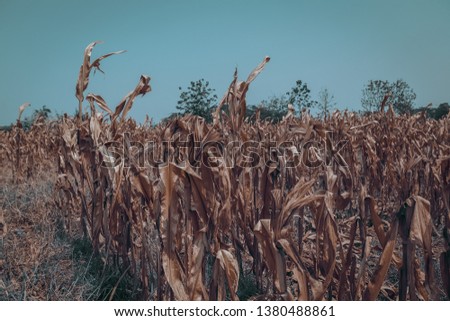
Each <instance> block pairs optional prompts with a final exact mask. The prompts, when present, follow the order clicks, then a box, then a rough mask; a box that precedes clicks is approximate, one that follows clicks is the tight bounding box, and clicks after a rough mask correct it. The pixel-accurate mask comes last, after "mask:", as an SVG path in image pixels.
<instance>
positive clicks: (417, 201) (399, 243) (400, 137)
mask: <svg viewBox="0 0 450 321" xmlns="http://www.w3.org/2000/svg"><path fill="white" fill-rule="evenodd" d="M95 45H96V43H92V44H90V45H89V46H88V47H87V48H86V50H85V54H84V61H83V64H82V66H81V68H80V74H79V78H78V81H77V84H76V97H77V99H78V102H79V105H78V106H79V115H78V117H75V118H71V117H68V116H64V117H62V118H61V119H60V120H57V121H53V122H39V121H37V122H35V124H34V125H33V126H32V128H31V129H30V130H29V131H24V130H23V129H22V128H21V124H20V116H19V120H18V122H17V125H16V126H14V127H13V129H12V131H10V132H0V135H1V136H0V142H1V147H2V149H3V151H2V153H1V158H0V161H1V164H2V166H4V167H6V166H8V167H10V168H11V169H12V172H13V180H15V181H20V180H26V179H27V178H29V177H31V176H32V175H33V172H34V171H35V170H36V169H37V168H38V167H45V168H48V169H49V170H53V171H57V172H58V178H57V181H56V182H55V198H54V200H55V203H56V205H57V206H59V207H60V208H64V209H65V212H66V213H67V217H64V218H62V219H63V220H64V222H65V228H66V229H68V230H70V229H72V228H74V227H73V226H72V224H73V223H71V222H73V221H74V220H73V218H77V219H78V222H79V224H80V225H81V228H82V231H83V233H84V235H85V236H86V237H87V238H88V239H89V240H90V241H91V243H92V246H93V248H94V249H95V251H96V252H98V253H99V254H100V255H101V256H102V257H103V258H104V261H105V262H106V263H107V264H115V265H117V266H119V267H120V268H121V270H122V271H123V273H124V274H125V273H126V274H129V275H132V276H133V277H135V278H137V279H138V280H139V284H140V286H141V288H142V293H143V296H144V297H143V299H152V300H240V299H243V296H242V295H241V294H240V291H239V288H240V286H241V284H242V281H243V280H244V279H245V278H251V279H252V280H254V283H255V288H256V291H255V294H254V295H252V296H251V297H250V299H254V300H377V299H383V300H439V299H447V300H448V299H449V298H450V283H449V275H450V144H449V142H450V133H449V129H450V128H449V127H450V116H449V115H447V117H445V118H444V119H441V120H439V121H436V120H432V119H427V118H426V117H425V116H424V114H418V115H414V116H409V115H404V116H398V115H395V113H394V112H393V111H392V108H389V109H388V111H387V112H379V113H374V114H370V115H367V116H361V115H357V114H355V113H350V112H342V113H341V112H335V113H334V114H332V115H331V116H328V117H325V119H315V118H313V117H311V116H310V115H309V113H308V112H303V113H302V114H301V115H300V116H296V115H294V114H293V113H292V112H289V113H288V115H287V116H285V118H284V119H283V120H282V121H281V122H279V123H272V122H269V121H262V120H260V119H259V117H258V115H256V117H255V118H254V119H247V118H245V111H246V94H247V91H248V90H249V85H250V83H251V82H252V81H253V80H254V79H255V78H256V77H257V76H258V75H259V74H260V73H261V72H262V71H263V69H264V66H265V65H266V63H268V62H269V58H268V57H266V58H265V59H264V60H263V61H262V63H261V64H260V65H258V66H257V67H256V68H255V69H254V70H253V71H252V72H251V73H250V75H249V76H248V78H247V79H246V80H245V81H239V80H238V74H237V71H236V72H235V73H234V77H233V79H232V81H231V84H230V86H229V88H228V90H227V92H226V93H225V95H224V96H223V98H222V100H221V102H220V103H219V105H218V107H217V109H216V111H215V112H214V115H213V123H212V124H209V123H206V122H205V121H204V120H203V119H202V118H200V117H197V116H192V115H189V116H183V117H178V118H175V119H172V120H169V121H167V122H165V123H159V124H157V125H154V124H152V123H151V121H150V120H147V121H146V122H144V123H143V124H138V123H137V122H136V121H134V120H133V119H130V118H127V114H128V112H129V111H130V109H131V108H132V106H133V102H134V100H135V99H136V98H137V97H138V96H143V95H145V94H147V93H149V92H150V91H151V87H150V77H148V76H145V75H142V76H141V78H140V79H139V81H138V84H137V86H136V88H134V89H133V90H132V91H131V92H130V93H129V94H128V95H126V96H125V97H124V98H123V100H122V101H121V102H120V103H119V104H118V105H117V106H116V107H115V108H111V107H110V106H109V105H108V104H107V102H106V101H105V100H104V99H103V98H102V97H101V96H100V95H97V94H86V93H85V92H86V90H87V87H88V85H89V76H90V73H91V71H92V70H95V69H99V68H100V62H101V61H102V60H103V59H104V58H107V57H108V56H111V55H114V54H119V53H121V52H114V53H110V54H107V55H104V56H101V57H100V58H97V59H96V60H94V61H93V62H92V61H91V53H92V51H93V48H94V46H95ZM84 104H86V105H87V106H89V109H90V112H89V113H83V105H84ZM24 108H25V106H21V111H23V109H24ZM149 113H150V114H151V110H149Z"/></svg>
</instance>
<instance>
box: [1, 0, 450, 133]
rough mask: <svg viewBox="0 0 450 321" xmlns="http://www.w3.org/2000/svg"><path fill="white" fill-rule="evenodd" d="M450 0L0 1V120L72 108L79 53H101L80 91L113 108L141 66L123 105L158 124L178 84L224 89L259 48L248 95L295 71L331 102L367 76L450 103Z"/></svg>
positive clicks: (353, 94) (354, 98)
mask: <svg viewBox="0 0 450 321" xmlns="http://www.w3.org/2000/svg"><path fill="white" fill-rule="evenodd" d="M449 17H450V1H449V0H440V1H439V0H428V1H426V0H423V1H417V0H405V1H400V0H398V1H395V0H394V1H393V0H391V1H380V0H378V1H361V0H359V1H358V0H354V1H353V0H352V1H350V0H342V1H332V0H330V1H312V0H311V1H300V0H297V1H242V0H241V1H225V0H222V1H211V0H210V1H207V0H196V1H194V0H184V1H170V0H169V1H168V0H165V1H162V0H161V1H156V0H151V1H133V0H129V1H125V0H121V1H112V0H109V1H94V0H90V1H84V0H83V1H79V0H78V1H51V0H44V1H24V0H0V44H1V49H0V55H1V56H0V57H1V59H0V110H1V118H0V124H2V125H4V124H9V123H11V122H13V121H15V119H16V117H17V108H18V106H19V105H21V104H22V103H24V102H30V103H31V104H32V108H30V110H28V111H27V112H26V113H25V115H29V114H31V111H32V109H33V108H40V107H42V106H43V105H47V106H48V107H50V108H51V109H52V110H54V111H57V112H59V113H64V112H68V113H71V114H72V113H73V112H74V111H75V109H76V106H77V100H76V98H75V83H76V80H77V77H78V71H79V67H80V64H81V62H82V57H83V51H84V48H85V47H86V45H87V44H89V43H90V42H92V41H94V40H103V41H104V43H103V44H100V45H98V46H97V47H96V48H95V49H94V52H93V57H97V56H98V55H101V54H105V53H107V52H110V51H116V50H121V49H125V50H127V53H125V54H122V55H119V56H113V57H110V58H108V59H106V60H104V61H103V62H102V69H103V70H104V71H105V75H103V74H101V73H97V74H96V75H95V76H93V77H92V78H91V82H90V86H89V87H88V89H87V93H89V92H92V93H96V94H101V95H102V96H103V97H104V98H105V99H106V101H107V103H108V104H109V106H110V107H111V108H114V107H115V106H116V105H117V103H118V102H119V101H120V100H121V98H122V97H123V96H124V95H126V94H127V93H128V92H129V91H131V90H132V89H133V88H134V87H135V86H136V84H137V83H138V80H139V76H140V75H141V74H147V75H149V76H150V77H151V78H152V80H151V85H152V89H153V90H152V92H150V93H149V94H147V95H146V96H144V97H143V98H141V97H139V98H138V99H137V100H136V102H135V105H134V107H133V109H132V111H131V113H130V115H131V116H132V117H135V118H136V119H137V120H139V121H141V120H143V119H144V117H145V114H148V115H150V117H152V118H153V119H154V120H155V121H159V120H160V119H161V118H163V117H165V116H167V115H169V114H170V113H171V112H174V111H175V105H176V102H177V100H178V98H179V93H180V92H179V90H178V87H179V86H182V87H184V88H185V87H186V86H187V85H188V83H189V81H191V80H197V79H200V78H205V79H207V80H209V81H210V84H211V86H212V87H213V88H215V89H216V90H217V95H218V96H219V97H221V96H222V95H223V93H224V92H225V90H226V88H227V86H228V84H229V83H230V81H231V79H232V74H233V71H234V68H235V67H238V70H239V74H240V79H245V78H246V77H247V75H248V73H249V72H250V71H251V70H252V69H253V67H255V66H256V65H257V64H259V63H260V61H261V60H262V59H263V57H264V56H266V55H269V56H270V57H271V58H272V60H271V61H270V63H269V64H268V65H267V67H266V69H265V70H264V71H263V73H262V74H261V75H260V76H259V77H258V78H257V79H256V80H255V81H254V83H253V84H252V85H251V86H250V92H249V94H248V102H249V103H257V102H259V101H260V100H262V99H265V98H268V97H270V96H272V95H278V94H282V93H284V92H286V91H287V90H289V89H290V88H291V87H292V86H293V85H294V83H295V80H297V79H302V80H304V81H306V82H307V83H308V84H309V87H310V88H311V89H312V94H313V96H316V95H317V93H318V91H319V90H320V89H322V88H328V89H329V90H330V92H331V93H332V94H334V96H335V100H336V102H337V106H338V107H339V108H344V107H349V108H351V109H359V106H360V99H361V91H362V88H363V86H364V84H365V83H366V82H367V81H368V80H370V79H387V80H390V81H394V80H396V79H398V78H402V79H404V80H405V81H406V82H407V83H408V84H409V85H410V86H411V87H412V88H413V89H414V90H415V92H416V94H417V99H416V106H421V105H426V104H428V103H430V102H431V103H433V104H434V105H435V106H437V105H438V104H439V103H442V102H450V20H449Z"/></svg>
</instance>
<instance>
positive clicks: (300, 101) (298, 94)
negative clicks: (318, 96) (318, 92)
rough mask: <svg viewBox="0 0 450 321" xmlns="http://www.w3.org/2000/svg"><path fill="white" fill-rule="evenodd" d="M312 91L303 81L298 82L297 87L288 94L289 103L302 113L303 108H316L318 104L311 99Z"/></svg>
mask: <svg viewBox="0 0 450 321" xmlns="http://www.w3.org/2000/svg"><path fill="white" fill-rule="evenodd" d="M310 94H311V90H310V89H309V88H308V84H307V83H306V82H303V81H301V80H297V81H296V83H295V86H294V87H292V89H291V90H290V91H288V92H287V93H286V95H287V97H288V103H289V104H292V105H294V106H295V107H297V108H298V110H299V111H301V110H302V109H303V108H306V109H311V108H313V107H315V106H316V104H317V102H316V101H314V100H312V99H311V95H310Z"/></svg>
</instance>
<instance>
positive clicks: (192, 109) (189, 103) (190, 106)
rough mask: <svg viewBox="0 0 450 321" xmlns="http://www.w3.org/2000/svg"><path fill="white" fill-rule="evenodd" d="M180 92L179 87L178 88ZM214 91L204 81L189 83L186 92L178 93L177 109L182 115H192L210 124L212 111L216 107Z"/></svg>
mask: <svg viewBox="0 0 450 321" xmlns="http://www.w3.org/2000/svg"><path fill="white" fill-rule="evenodd" d="M179 89H180V90H182V88H181V87H179ZM214 92H215V89H212V88H210V87H209V82H208V81H205V80H204V79H200V80H197V81H191V83H190V85H189V87H188V88H187V90H185V91H182V92H181V93H180V100H178V103H177V109H178V110H179V111H180V112H181V113H182V114H192V115H197V116H201V117H203V118H205V120H206V121H208V122H211V120H212V116H211V112H212V109H213V108H214V107H215V106H216V105H217V95H215V94H214Z"/></svg>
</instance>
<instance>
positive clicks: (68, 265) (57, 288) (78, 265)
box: [0, 169, 139, 300]
mask: <svg viewBox="0 0 450 321" xmlns="http://www.w3.org/2000/svg"><path fill="white" fill-rule="evenodd" d="M54 176H55V175H54V174H52V173H48V172H41V173H40V174H39V175H37V176H36V177H34V178H31V179H29V180H28V181H24V182H20V183H18V184H12V183H11V181H12V180H11V175H10V173H9V172H8V171H7V170H5V169H3V170H2V173H1V176H0V177H1V178H0V180H1V182H0V186H1V188H0V206H1V207H0V211H1V212H0V213H1V215H0V232H1V234H0V300H108V299H114V300H130V299H136V298H138V296H139V288H138V286H137V284H136V282H134V281H133V280H132V279H131V278H130V277H129V276H128V275H127V274H126V273H125V274H123V273H121V272H120V271H119V270H118V269H116V268H114V267H111V266H110V265H105V264H104V262H103V261H102V259H101V258H100V257H99V256H98V255H96V254H95V253H94V252H93V251H92V247H91V245H90V242H89V241H87V240H85V239H84V238H83V236H82V233H81V231H80V229H79V227H78V226H79V222H77V218H76V217H71V216H70V215H68V213H64V212H62V211H61V210H60V209H59V208H58V207H57V206H56V204H55V202H54V191H53V182H54V180H55V177H54ZM68 224H70V225H71V229H70V230H71V232H70V233H69V232H68V229H67V228H66V227H67V225H68Z"/></svg>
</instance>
